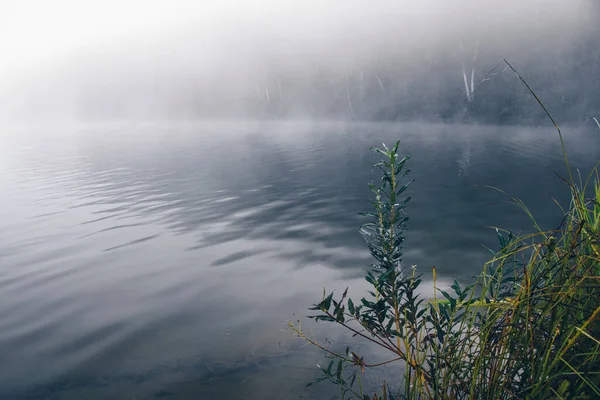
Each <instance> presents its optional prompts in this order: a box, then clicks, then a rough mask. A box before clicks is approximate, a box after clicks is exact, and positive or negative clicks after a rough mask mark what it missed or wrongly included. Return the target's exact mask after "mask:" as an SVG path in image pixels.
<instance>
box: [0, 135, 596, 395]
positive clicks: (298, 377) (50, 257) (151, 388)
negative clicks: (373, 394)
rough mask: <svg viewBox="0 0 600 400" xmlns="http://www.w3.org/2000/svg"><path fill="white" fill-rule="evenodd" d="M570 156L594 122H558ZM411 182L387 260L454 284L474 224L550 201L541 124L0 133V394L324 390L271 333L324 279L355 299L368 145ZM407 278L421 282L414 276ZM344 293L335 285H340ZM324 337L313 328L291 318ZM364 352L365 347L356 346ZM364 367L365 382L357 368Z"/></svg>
mask: <svg viewBox="0 0 600 400" xmlns="http://www.w3.org/2000/svg"><path fill="white" fill-rule="evenodd" d="M565 135H566V141H567V146H568V151H569V155H570V157H571V160H572V162H573V165H574V166H576V167H579V168H581V169H582V171H583V172H586V171H589V170H590V168H591V167H592V166H593V164H594V163H595V162H596V161H597V160H598V158H599V156H600V135H598V133H597V132H593V131H589V132H575V131H573V132H566V133H565ZM396 138H398V139H401V140H402V145H401V148H402V150H403V152H404V153H410V154H411V155H412V156H413V159H412V161H411V162H410V166H411V168H412V173H411V176H412V177H414V178H415V179H416V182H415V184H414V186H413V187H412V189H411V191H410V194H411V195H412V196H413V201H412V203H411V204H410V207H409V208H408V213H409V215H410V216H411V222H410V231H409V232H408V233H407V236H408V240H407V248H406V257H405V260H406V264H407V265H412V264H417V265H418V266H419V267H420V268H421V270H422V271H423V272H425V273H426V278H427V277H428V275H427V273H428V271H429V270H430V268H431V266H432V265H436V266H437V268H438V271H439V273H440V274H441V275H442V276H443V278H444V280H451V279H454V278H458V279H469V277H471V276H472V275H474V274H475V273H477V271H478V270H479V269H480V268H481V265H482V262H483V261H485V259H486V257H487V253H486V250H485V249H484V248H483V246H482V245H486V246H491V247H494V246H495V245H496V239H495V234H494V232H493V231H492V230H491V229H490V228H489V227H490V226H495V225H497V226H501V227H505V228H510V229H513V230H517V231H519V230H520V231H528V230H530V229H531V223H530V222H529V220H528V219H527V218H526V217H525V216H524V215H523V213H522V212H521V211H519V210H518V209H517V208H516V207H514V206H512V205H509V204H506V203H504V201H505V200H507V198H506V197H503V196H502V195H500V194H499V193H498V192H494V191H492V190H490V189H486V188H483V187H481V186H478V185H493V186H497V187H499V188H502V189H504V190H506V191H507V192H508V193H510V194H511V195H515V196H518V197H520V198H521V199H523V200H524V201H525V202H526V203H527V204H528V205H530V206H531V207H532V209H533V210H534V215H535V216H536V217H537V218H538V219H539V221H540V222H541V224H542V226H543V227H545V228H552V227H554V226H556V225H558V223H559V221H560V212H559V210H558V208H557V207H556V205H554V203H553V202H552V200H551V196H554V197H556V198H557V199H558V200H559V201H563V202H564V200H565V199H566V195H567V194H568V193H567V190H566V187H565V186H564V184H562V183H561V182H560V180H559V179H558V178H557V177H556V176H555V175H554V174H553V173H552V172H551V168H554V169H556V170H557V171H558V172H559V173H561V172H564V167H563V163H562V158H561V152H560V146H559V141H558V138H557V136H556V134H555V132H553V131H552V130H551V129H550V128H543V129H542V128H539V129H531V128H518V127H505V128H499V127H483V126H435V125H418V124H413V125H378V124H369V125H367V124H364V125H360V124H357V125H340V124H307V123H262V124H261V123H237V124H200V123H187V124H184V123H181V124H143V125H133V124H129V125H127V124H113V125H110V124H95V125H90V126H77V127H73V126H70V127H64V126H63V127H60V126H56V127H44V128H37V129H15V130H12V131H10V132H9V131H6V132H2V136H0V360H1V362H0V398H2V399H5V398H6V399H13V398H14V399H18V398H32V399H108V398H115V399H155V398H161V399H162V398H166V399H212V398H223V399H225V398H227V399H267V398H269V399H299V398H304V399H306V398H336V397H335V396H336V395H337V393H338V392H337V390H335V388H331V387H330V386H329V385H328V384H325V383H324V384H321V385H317V386H315V387H311V388H304V385H305V383H307V382H308V381H309V380H311V379H313V378H315V377H316V376H317V375H318V371H317V368H316V364H317V363H319V362H323V359H322V357H321V355H320V353H318V352H317V351H314V350H311V349H309V348H302V343H301V342H300V341H298V340H297V339H294V338H293V337H292V335H291V333H290V332H289V331H288V330H287V329H286V326H285V321H286V320H287V319H291V318H294V317H293V314H294V313H297V314H299V315H306V314H307V313H308V311H307V310H306V308H307V307H308V306H309V305H310V304H311V303H312V302H315V301H317V300H319V297H320V296H321V294H322V290H323V287H324V286H327V288H328V289H329V288H337V289H340V290H343V288H345V287H346V286H348V285H349V286H350V287H351V293H358V294H360V293H361V292H360V291H361V289H363V288H364V284H363V281H362V280H361V279H360V274H361V268H363V266H365V265H366V264H367V263H368V262H369V258H368V253H367V251H366V248H365V246H364V245H363V243H362V239H361V237H360V235H359V234H358V228H359V226H360V224H361V222H362V219H361V217H359V216H358V215H357V213H358V212H360V211H364V210H365V209H367V208H368V203H367V200H368V196H369V193H368V190H367V188H366V183H367V181H369V180H371V179H374V178H376V174H374V173H372V172H371V169H370V165H372V164H373V163H374V162H375V161H376V157H375V156H374V155H373V154H372V153H371V152H369V151H368V148H369V146H373V145H375V146H376V145H378V144H380V143H381V142H382V141H385V142H387V143H392V142H393V141H394V140H395V139H396ZM425 286H426V287H427V286H428V283H427V279H426V280H425ZM352 290H353V292H352ZM305 326H306V327H307V328H306V329H309V330H310V331H311V332H316V333H322V334H326V335H328V337H335V336H336V335H338V332H337V331H335V330H329V327H327V326H322V324H319V325H310V324H308V322H306V325H305ZM365 351H366V350H365ZM375 378H376V377H375Z"/></svg>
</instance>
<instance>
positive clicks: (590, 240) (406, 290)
mask: <svg viewBox="0 0 600 400" xmlns="http://www.w3.org/2000/svg"><path fill="white" fill-rule="evenodd" d="M501 64H505V65H506V66H507V68H510V69H511V70H512V71H513V72H514V73H515V74H516V75H517V77H518V78H519V79H520V80H521V82H522V83H523V84H524V85H525V86H526V88H527V89H528V91H529V92H530V93H531V95H532V96H533V97H534V98H535V99H536V101H537V102H538V103H539V105H540V106H541V108H542V109H543V111H544V113H545V114H546V115H547V116H548V117H549V118H550V120H551V122H552V123H553V125H554V127H555V128H556V130H557V132H558V136H559V140H560V143H561V147H562V151H563V157H564V161H565V164H566V171H567V176H565V177H562V176H558V174H557V176H558V178H559V179H561V180H562V181H563V182H564V183H565V189H567V190H569V191H570V194H571V197H570V204H569V205H568V206H567V207H562V206H561V204H559V203H558V202H557V206H558V209H559V210H560V212H561V213H562V220H561V222H560V225H559V226H557V227H556V229H553V230H550V231H544V230H542V229H541V228H540V227H539V225H538V224H537V223H536V221H535V220H534V218H533V215H532V213H531V211H530V210H529V208H528V207H527V205H526V204H524V203H523V202H522V201H520V200H519V199H517V198H511V200H512V202H514V203H515V204H516V205H518V206H519V207H520V208H521V209H522V210H523V211H524V213H525V214H526V215H527V216H528V217H529V218H531V220H532V222H533V226H534V228H535V231H534V232H533V233H530V234H524V235H520V236H517V235H515V234H513V233H511V232H509V231H506V230H503V229H501V228H495V230H496V233H497V236H498V240H499V250H497V251H494V250H490V253H491V258H490V260H489V261H488V262H487V263H485V264H484V266H483V269H482V271H481V273H480V274H479V275H478V276H476V277H475V278H474V281H473V283H471V284H470V285H468V286H466V287H462V286H461V285H460V284H459V283H458V282H457V281H454V284H453V285H452V286H451V290H449V291H450V292H451V293H448V292H447V291H444V290H441V289H440V288H438V287H437V280H436V275H437V271H436V269H435V267H433V268H432V272H433V286H434V295H433V297H432V298H425V297H423V296H422V295H420V294H419V292H420V291H421V290H420V285H421V276H422V275H421V274H420V273H419V272H418V271H417V269H416V268H415V267H414V266H413V267H411V268H407V267H405V266H403V265H402V247H403V243H404V238H405V236H404V232H405V229H406V223H407V221H408V216H407V214H406V213H405V208H406V206H407V205H408V204H409V201H410V197H406V198H403V197H402V196H403V195H404V192H405V191H406V190H407V189H408V188H409V186H410V185H411V183H412V181H406V182H405V177H406V175H407V174H408V173H409V171H410V170H409V169H407V163H408V161H409V157H408V156H406V157H401V156H400V155H399V152H398V150H399V144H400V142H396V144H395V145H394V146H393V147H391V148H388V147H387V146H386V145H385V144H384V145H383V148H381V149H380V148H373V149H372V150H373V151H374V152H375V153H377V154H378V155H379V156H381V158H382V160H381V162H380V163H378V164H376V165H375V167H376V168H378V169H379V171H380V176H381V179H380V181H379V182H378V183H376V184H375V183H371V184H370V185H369V186H370V188H371V190H372V192H373V195H374V199H373V200H372V201H371V203H372V205H373V209H372V211H371V212H368V213H364V215H365V216H366V217H367V218H369V222H367V223H366V224H364V225H363V226H362V227H361V230H360V232H361V234H362V236H363V238H364V239H365V242H366V244H367V246H368V248H369V250H370V252H371V255H372V256H373V259H374V260H375V262H374V264H372V265H370V266H369V269H368V270H367V272H366V276H365V279H366V280H367V282H368V283H369V284H370V285H371V286H372V290H370V291H369V292H368V294H367V295H366V296H365V297H363V298H361V299H360V300H358V301H356V300H354V301H353V300H352V299H351V298H349V297H348V296H347V293H348V289H346V290H345V291H344V293H343V294H342V296H341V297H339V298H334V295H333V292H331V293H329V294H327V293H326V292H325V291H324V293H323V298H322V300H321V301H319V302H318V303H316V304H314V305H313V306H312V307H311V308H310V310H312V311H313V312H314V315H312V316H309V318H312V319H315V320H316V321H323V322H329V323H333V324H336V325H339V326H341V327H343V328H344V329H345V330H346V331H348V332H349V333H350V334H351V335H352V336H353V339H352V340H353V342H352V343H353V344H354V343H356V346H355V347H354V348H352V346H351V347H347V348H345V350H344V349H340V348H339V346H336V345H335V343H334V344H331V343H329V341H328V340H327V341H326V343H327V344H324V342H321V341H320V340H319V339H317V338H315V337H312V336H309V335H307V334H306V333H305V332H304V331H303V330H302V328H301V323H300V321H299V320H298V321H296V322H288V325H289V327H290V329H291V330H292V331H293V333H294V334H295V335H297V336H298V337H300V338H302V339H303V340H304V341H306V342H308V343H309V344H311V345H313V346H316V347H318V348H320V349H321V350H322V351H323V353H324V354H325V355H326V356H327V357H328V358H330V361H329V363H328V364H327V365H326V366H320V367H319V368H320V370H321V376H320V377H319V378H318V379H317V380H316V381H317V382H318V381H330V382H332V383H334V384H336V385H337V386H338V387H339V388H340V393H341V397H342V398H343V399H348V398H357V399H361V400H371V399H385V400H394V399H557V400H558V399H593V398H600V173H599V170H598V164H596V167H595V168H593V169H592V171H591V172H590V173H589V174H588V175H587V177H582V175H581V174H580V173H579V171H572V169H571V167H570V164H569V159H568V155H567V152H566V150H565V144H564V140H563V135H562V132H561V130H560V128H559V126H558V124H557V123H556V122H555V120H554V119H553V118H552V116H551V115H550V113H549V112H548V110H547V109H546V108H545V107H544V104H543V103H542V102H541V100H540V99H539V98H538V96H537V95H536V94H535V92H534V91H533V90H532V89H531V87H530V86H529V85H528V84H527V82H526V81H525V80H524V79H523V78H522V77H521V76H520V75H519V73H518V72H517V71H516V70H515V69H514V68H513V67H512V66H511V65H510V64H509V63H508V62H507V61H506V60H502V61H501V62H500V63H498V65H497V66H496V67H494V68H497V67H498V66H499V65H501ZM492 72H493V70H492V71H490V73H492ZM488 75H489V74H488ZM484 79H485V78H484ZM595 122H596V123H597V124H598V121H597V120H595ZM598 125H599V128H600V124H598ZM599 164H600V162H599ZM575 172H576V173H575ZM493 189H495V190H498V191H499V192H501V193H502V194H504V195H505V193H504V192H502V191H501V190H500V189H496V188H493ZM364 343H369V344H370V345H372V346H376V347H378V348H380V349H382V350H383V352H384V353H386V354H388V356H389V357H388V358H385V359H368V358H365V357H363V356H361V355H360V354H359V352H358V350H355V349H356V348H357V347H358V345H359V344H364ZM392 364H399V365H400V367H401V369H400V370H401V376H398V377H397V379H394V381H387V382H386V381H384V382H383V383H382V384H381V385H380V390H379V391H378V392H377V393H367V391H366V390H364V386H365V382H367V381H368V380H369V379H370V376H369V373H368V370H369V369H371V368H375V367H383V368H386V367H388V366H391V365H392ZM312 383H314V382H311V383H309V385H310V384H312Z"/></svg>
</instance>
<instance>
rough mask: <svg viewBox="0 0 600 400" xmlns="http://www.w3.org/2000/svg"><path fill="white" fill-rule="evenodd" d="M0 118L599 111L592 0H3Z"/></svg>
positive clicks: (482, 116) (574, 115) (511, 118)
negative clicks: (539, 101) (532, 93)
mask: <svg viewBox="0 0 600 400" xmlns="http://www.w3.org/2000/svg"><path fill="white" fill-rule="evenodd" d="M0 7H2V9H0V57H1V58H2V60H3V61H2V63H1V66H0V119H2V120H5V121H20V122H26V123H27V122H33V121H38V122H39V121H45V120H67V121H69V120H77V121H98V120H122V119H126V120H129V119H131V120H165V119H169V120H170V119H175V120H181V119H186V120H190V119H192V120H193V119H234V118H235V119H239V118H243V119H336V120H340V119H341V120H392V121H404V120H435V121H439V120H442V121H447V120H450V121H455V120H461V121H464V120H468V121H477V122H484V123H531V124H538V123H541V121H543V115H542V114H541V113H540V110H539V107H538V106H537V105H536V104H535V101H533V100H532V99H531V97H530V96H529V95H528V94H527V93H526V90H525V89H524V87H523V85H522V84H521V83H519V82H518V80H517V78H516V77H515V76H514V74H513V73H512V72H510V71H508V70H506V69H505V68H504V66H501V67H500V68H498V69H497V70H496V71H495V73H494V74H492V75H491V76H490V77H489V79H488V80H487V81H486V82H484V83H483V84H481V85H480V86H479V87H478V88H477V91H476V92H473V89H475V87H476V86H477V84H478V82H480V81H481V79H483V78H484V76H485V75H486V74H487V72H488V71H489V70H490V69H491V68H492V67H493V66H494V65H495V64H496V63H497V62H498V61H499V60H501V59H503V58H506V59H508V60H509V61H510V62H511V63H512V64H513V65H514V66H515V67H516V68H517V69H518V70H519V72H520V73H521V74H522V75H523V76H524V77H525V79H527V80H528V82H529V83H530V84H531V86H532V87H533V88H534V89H535V90H536V92H537V93H538V94H539V95H540V97H541V98H542V100H543V101H544V102H546V104H547V105H548V107H549V109H550V110H551V111H552V112H553V114H555V115H556V116H557V117H558V118H559V119H560V120H563V121H566V122H573V123H579V124H581V123H585V121H586V120H588V119H589V118H590V117H593V116H597V115H599V114H600V71H599V68H597V65H598V63H599V62H600V28H599V26H600V24H598V21H599V20H600V13H599V11H600V5H599V4H598V2H597V1H594V0H569V1H567V0H564V1H559V0H555V1H541V0H531V1H522V0H521V1H516V0H510V1H507V0H505V1H485V2H484V1H476V0H461V1H444V0H437V1H434V0H428V1H405V0H395V1H376V2H364V1H337V0H336V1H333V0H331V1H326V2H323V1H307V0H305V1H277V2H275V1H273V2H271V1H265V0H263V1H258V0H249V1H238V2H234V1H133V0H130V1H119V2H117V1H105V2H98V3H97V4H92V3H91V2H81V1H79V2H77V1H66V0H63V1H53V2H45V1H16V0H15V1H13V2H9V3H7V4H4V5H2V6H0Z"/></svg>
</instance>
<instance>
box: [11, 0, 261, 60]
mask: <svg viewBox="0 0 600 400" xmlns="http://www.w3.org/2000/svg"><path fill="white" fill-rule="evenodd" d="M238 3H243V4H246V5H250V4H251V3H252V2H251V1H247V2H238ZM227 5H228V4H227V3H226V1H211V0H197V1H189V0H184V1H178V0H170V1H162V0H99V1H96V0H2V1H0V71H7V70H12V69H15V68H17V69H18V68H23V67H28V66H34V65H35V64H38V63H41V62H43V61H47V60H52V59H56V58H60V57H61V56H65V55H67V54H69V53H70V52H72V51H73V50H76V49H78V48H81V47H84V46H94V45H97V44H100V43H110V42H119V41H120V40H123V39H127V38H128V37H130V36H135V35H141V34H144V33H149V32H152V31H158V30H167V29H168V28H169V27H173V26H176V25H177V24H178V23H182V22H186V21H191V20H194V21H198V23H202V24H208V23H216V22H218V21H215V16H216V15H223V11H225V10H224V9H225V8H226V7H227ZM229 5H230V4H229ZM239 8H240V6H239V5H238V9H239ZM241 8H242V9H243V8H244V7H241Z"/></svg>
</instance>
